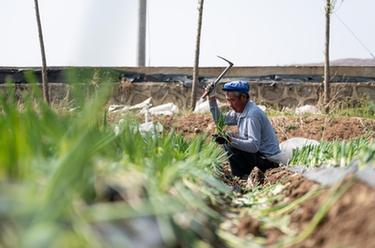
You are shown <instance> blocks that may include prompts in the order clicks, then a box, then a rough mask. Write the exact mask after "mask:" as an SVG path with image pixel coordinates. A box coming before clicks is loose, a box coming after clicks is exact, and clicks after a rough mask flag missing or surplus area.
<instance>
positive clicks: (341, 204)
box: [292, 181, 375, 248]
mask: <svg viewBox="0 0 375 248" xmlns="http://www.w3.org/2000/svg"><path fill="white" fill-rule="evenodd" d="M324 200H325V194H322V195H320V196H319V198H317V199H314V200H312V201H309V202H307V203H305V204H304V205H302V206H301V209H300V210H299V212H300V213H303V214H302V216H303V218H296V215H297V213H294V216H293V215H292V222H295V223H298V224H299V225H301V224H302V223H304V222H306V221H309V220H311V218H312V217H313V214H314V213H315V212H316V210H317V208H318V207H319V206H320V204H321V203H322V202H323V201H324ZM309 215H310V216H309ZM295 247H306V248H308V247H323V248H324V247H327V248H328V247H375V190H374V189H373V188H370V187H369V186H367V185H365V184H363V183H361V182H358V181H357V182H355V183H354V185H353V186H352V187H351V188H350V189H349V190H348V191H347V192H346V193H345V194H344V195H343V196H342V197H341V198H340V199H339V200H338V202H336V203H335V204H334V206H333V207H332V208H331V209H330V211H329V212H328V214H327V216H326V217H325V219H324V220H323V221H322V223H320V224H319V226H318V228H316V230H315V232H314V233H313V234H312V235H311V236H310V237H309V238H308V239H306V240H304V241H303V242H302V243H299V244H298V245H296V246H295Z"/></svg>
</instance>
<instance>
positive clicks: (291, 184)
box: [158, 114, 375, 248]
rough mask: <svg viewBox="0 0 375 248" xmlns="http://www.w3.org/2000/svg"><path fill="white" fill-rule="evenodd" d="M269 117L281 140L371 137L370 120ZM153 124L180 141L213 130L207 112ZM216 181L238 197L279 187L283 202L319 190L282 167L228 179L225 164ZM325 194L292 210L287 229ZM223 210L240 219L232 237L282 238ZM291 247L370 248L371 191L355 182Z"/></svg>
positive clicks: (373, 236) (374, 240)
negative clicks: (170, 131) (257, 187)
mask: <svg viewBox="0 0 375 248" xmlns="http://www.w3.org/2000/svg"><path fill="white" fill-rule="evenodd" d="M270 119H271V122H272V124H273V127H274V128H275V131H276V133H277V136H278V138H279V140H280V142H281V141H284V140H286V139H288V138H291V137H305V138H309V139H315V140H328V141H331V140H349V139H354V138H358V137H369V138H372V139H374V138H375V120H370V119H361V118H356V117H327V116H320V115H319V116H302V117H271V118H270ZM158 121H160V122H161V123H162V124H163V125H164V127H165V128H166V129H167V130H168V129H174V130H176V131H177V132H181V133H183V134H184V136H185V137H194V136H195V135H196V134H207V135H210V134H213V133H214V132H215V126H214V123H213V121H212V119H211V116H210V114H185V115H181V116H174V117H163V118H158ZM231 131H235V129H231ZM220 177H221V179H222V180H223V181H224V182H225V183H226V184H228V185H230V186H232V188H233V190H234V192H236V194H238V196H241V195H243V194H244V193H246V192H248V191H249V190H251V187H253V186H254V185H266V184H275V183H282V184H283V185H284V188H283V190H282V192H281V193H280V194H282V195H283V196H284V198H283V201H285V202H291V201H293V200H295V199H297V198H299V197H301V196H303V195H305V194H306V193H308V192H309V191H311V190H312V189H316V188H317V187H320V186H319V185H317V184H316V183H314V182H312V181H309V180H307V179H305V178H304V177H303V176H301V175H300V174H297V173H294V172H291V171H289V170H288V169H287V168H285V167H281V168H276V169H271V170H268V171H266V173H264V174H263V173H259V172H258V171H256V170H255V171H253V173H251V175H250V176H249V178H238V177H233V176H232V175H231V172H230V166H229V164H228V163H225V164H223V166H222V169H221V172H220ZM249 188H250V189H249ZM328 190H329V189H328V188H326V189H322V191H321V193H320V194H319V195H318V196H316V197H314V198H312V199H309V200H308V201H306V202H304V203H303V204H301V205H300V206H299V207H298V208H296V209H295V210H294V211H292V212H291V213H290V227H291V228H293V229H295V230H299V232H300V231H302V230H303V229H304V228H305V227H306V226H307V224H308V223H310V221H311V220H312V219H313V217H314V215H315V214H316V212H317V211H318V210H319V208H320V207H321V205H322V203H324V202H325V200H326V196H327V195H328V193H327V192H328ZM276 203H277V202H275V204H276ZM226 204H229V203H226ZM226 204H224V205H226ZM224 205H223V206H221V207H220V210H221V211H223V216H225V214H224V213H225V208H226V207H225V206H224ZM228 208H232V210H231V212H230V214H229V215H230V216H232V217H224V218H227V219H233V220H234V219H235V217H233V214H234V215H235V214H238V217H237V218H239V219H237V220H238V221H237V222H234V223H233V224H232V225H233V227H234V228H233V234H234V235H236V236H238V237H246V236H247V235H249V234H251V235H253V236H255V237H261V238H263V239H265V242H266V245H274V244H277V243H278V242H279V241H280V240H281V239H283V238H284V233H283V232H282V231H281V230H279V229H277V228H270V229H267V230H263V229H262V228H261V223H260V221H259V220H257V219H256V218H254V217H252V216H250V215H245V216H241V217H239V214H240V212H241V211H240V210H241V209H233V206H228ZM237 208H238V207H237ZM244 208H246V206H244ZM293 247H306V248H307V247H375V189H373V188H370V187H369V186H367V185H365V184H363V183H361V182H357V181H356V182H355V183H354V185H353V186H352V187H351V188H350V189H349V190H348V191H347V192H346V193H345V194H344V195H343V196H342V197H341V198H340V199H339V200H338V201H337V202H336V203H335V204H334V206H333V207H332V208H331V209H330V210H329V211H328V214H327V215H326V216H325V218H324V219H323V220H322V221H321V223H319V225H318V227H317V228H316V229H315V231H314V232H313V234H312V235H310V237H308V238H307V239H305V240H304V241H302V242H301V243H298V244H295V245H294V246H293Z"/></svg>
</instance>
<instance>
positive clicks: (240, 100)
mask: <svg viewBox="0 0 375 248" xmlns="http://www.w3.org/2000/svg"><path fill="white" fill-rule="evenodd" d="M225 98H226V99H227V102H228V103H229V106H230V107H231V108H232V109H233V110H234V111H235V112H237V113H242V111H243V110H244V108H245V106H246V103H247V98H246V97H245V96H244V95H238V93H237V92H231V91H229V92H226V93H225Z"/></svg>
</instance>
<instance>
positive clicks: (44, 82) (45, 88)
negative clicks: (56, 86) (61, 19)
mask: <svg viewBox="0 0 375 248" xmlns="http://www.w3.org/2000/svg"><path fill="white" fill-rule="evenodd" d="M34 2H35V15H36V22H37V24H38V34H39V43H40V52H41V55H42V88H43V98H44V100H45V101H46V102H47V104H49V103H50V99H49V93H48V77H47V59H46V52H45V49H44V41H43V31H42V23H41V20H40V14H39V4H38V0H34Z"/></svg>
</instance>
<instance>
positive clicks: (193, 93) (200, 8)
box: [191, 0, 204, 110]
mask: <svg viewBox="0 0 375 248" xmlns="http://www.w3.org/2000/svg"><path fill="white" fill-rule="evenodd" d="M203 4H204V0H198V27H197V36H196V41H195V57H194V68H193V85H192V91H191V108H192V110H194V109H195V103H196V100H197V84H198V77H199V53H200V43H201V30H202V16H203Z"/></svg>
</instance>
